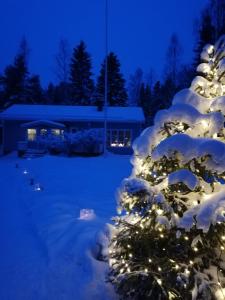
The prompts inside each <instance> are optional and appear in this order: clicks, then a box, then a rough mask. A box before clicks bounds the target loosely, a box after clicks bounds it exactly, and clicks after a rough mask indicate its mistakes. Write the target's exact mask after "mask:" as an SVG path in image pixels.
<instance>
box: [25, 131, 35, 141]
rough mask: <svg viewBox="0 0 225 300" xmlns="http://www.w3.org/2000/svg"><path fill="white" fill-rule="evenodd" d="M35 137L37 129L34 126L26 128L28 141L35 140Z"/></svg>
mask: <svg viewBox="0 0 225 300" xmlns="http://www.w3.org/2000/svg"><path fill="white" fill-rule="evenodd" d="M36 137H37V130H36V129H34V128H29V129H27V139H28V141H35V140H36Z"/></svg>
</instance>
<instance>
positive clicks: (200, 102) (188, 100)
mask: <svg viewBox="0 0 225 300" xmlns="http://www.w3.org/2000/svg"><path fill="white" fill-rule="evenodd" d="M192 89H193V86H192ZM192 89H191V88H189V89H184V90H181V91H180V92H178V93H177V94H176V95H175V96H174V98H173V105H175V104H179V103H183V104H189V105H191V106H193V107H195V108H196V109H197V110H198V111H199V112H200V113H202V114H204V113H206V112H207V111H208V110H209V108H210V106H211V103H212V102H213V101H214V99H207V98H205V97H202V96H200V95H198V94H197V93H196V92H194V91H193V90H192Z"/></svg>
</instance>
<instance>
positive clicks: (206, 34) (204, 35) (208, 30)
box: [194, 8, 215, 68]
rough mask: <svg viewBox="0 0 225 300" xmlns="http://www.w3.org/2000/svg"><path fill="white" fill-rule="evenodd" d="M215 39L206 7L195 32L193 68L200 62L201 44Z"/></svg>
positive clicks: (203, 44) (209, 42) (210, 17)
mask: <svg viewBox="0 0 225 300" xmlns="http://www.w3.org/2000/svg"><path fill="white" fill-rule="evenodd" d="M214 39H215V28H214V26H213V24H212V16H211V14H210V11H209V9H208V8H206V9H205V10H204V11H203V13H202V16H201V19H200V24H199V29H198V32H197V45H196V48H195V49H194V52H195V58H194V68H196V67H197V66H198V65H199V63H200V62H201V57H200V54H201V52H202V48H203V46H205V45H207V44H211V43H213V42H214Z"/></svg>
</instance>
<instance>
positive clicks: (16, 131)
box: [3, 120, 143, 154]
mask: <svg viewBox="0 0 225 300" xmlns="http://www.w3.org/2000/svg"><path fill="white" fill-rule="evenodd" d="M31 121H32V120H31ZM27 122H29V121H27V120H26V121H21V120H20V121H11V120H10V121H3V151H4V153H8V152H11V151H15V150H17V145H18V142H19V141H26V140H27V129H26V128H22V127H21V125H22V124H24V123H27ZM57 122H61V121H60V120H58V121H57ZM61 123H63V124H64V125H66V131H68V132H72V129H74V130H82V129H91V128H103V122H91V121H90V122H68V121H66V122H63V121H62V122H61ZM107 129H115V130H116V129H124V130H126V129H127V130H131V132H132V133H131V143H132V142H133V141H134V139H135V138H136V137H138V136H139V135H140V133H141V131H142V129H143V127H142V124H141V123H123V122H108V124H107ZM108 149H109V151H111V152H113V153H118V154H131V153H132V148H131V147H108Z"/></svg>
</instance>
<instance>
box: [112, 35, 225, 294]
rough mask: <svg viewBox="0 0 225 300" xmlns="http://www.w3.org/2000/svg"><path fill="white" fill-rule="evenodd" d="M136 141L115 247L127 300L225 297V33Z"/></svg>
mask: <svg viewBox="0 0 225 300" xmlns="http://www.w3.org/2000/svg"><path fill="white" fill-rule="evenodd" d="M201 58H202V63H201V64H200V65H199V66H198V69H197V71H198V73H199V76H197V77H196V78H195V79H194V80H193V82H192V85H191V87H190V88H189V89H185V90H182V91H181V92H179V93H178V94H177V95H175V97H174V99H173V104H172V106H171V107H170V108H169V109H167V110H162V111H159V112H158V114H157V115H156V117H155V121H154V126H152V127H150V128H147V129H145V130H144V132H143V133H142V135H141V136H140V137H139V138H138V139H137V140H136V141H135V143H134V145H133V148H134V156H133V160H132V163H133V171H132V174H131V176H130V177H129V178H127V179H125V180H124V182H123V184H122V186H121V188H120V193H119V211H120V216H118V217H116V218H115V224H116V225H115V228H114V230H113V234H112V239H111V243H110V247H109V258H110V266H111V273H110V279H111V281H112V282H113V283H114V284H115V287H116V290H117V292H118V293H119V294H120V295H121V297H122V299H135V300H136V299H141V300H145V299H155V300H156V299H225V129H224V115H225V36H222V37H221V38H220V39H219V40H218V41H217V43H216V44H215V45H214V46H213V45H207V46H205V47H204V49H203V52H202V54H201Z"/></svg>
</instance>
